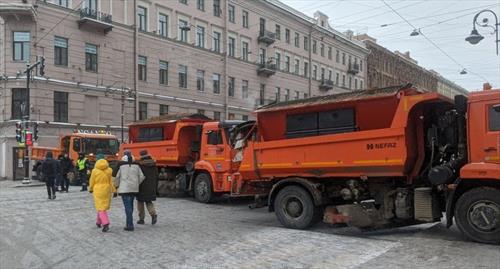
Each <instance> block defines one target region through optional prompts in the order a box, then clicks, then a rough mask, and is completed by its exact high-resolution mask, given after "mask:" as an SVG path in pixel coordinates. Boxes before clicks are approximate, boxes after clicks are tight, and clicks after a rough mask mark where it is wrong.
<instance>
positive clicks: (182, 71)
mask: <svg viewBox="0 0 500 269" xmlns="http://www.w3.org/2000/svg"><path fill="white" fill-rule="evenodd" d="M187 72H188V68H187V66H185V65H179V87H180V88H187Z"/></svg>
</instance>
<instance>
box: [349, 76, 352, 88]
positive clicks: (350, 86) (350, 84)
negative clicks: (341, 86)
mask: <svg viewBox="0 0 500 269" xmlns="http://www.w3.org/2000/svg"><path fill="white" fill-rule="evenodd" d="M351 88H352V77H349V89H351Z"/></svg>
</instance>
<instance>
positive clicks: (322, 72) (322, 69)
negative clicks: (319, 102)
mask: <svg viewBox="0 0 500 269" xmlns="http://www.w3.org/2000/svg"><path fill="white" fill-rule="evenodd" d="M324 79H325V68H324V67H321V80H324Z"/></svg>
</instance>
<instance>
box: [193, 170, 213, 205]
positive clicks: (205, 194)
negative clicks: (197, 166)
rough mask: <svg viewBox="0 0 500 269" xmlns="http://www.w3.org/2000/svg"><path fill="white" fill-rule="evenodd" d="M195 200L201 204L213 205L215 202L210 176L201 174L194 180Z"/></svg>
mask: <svg viewBox="0 0 500 269" xmlns="http://www.w3.org/2000/svg"><path fill="white" fill-rule="evenodd" d="M193 192H194V198H195V199H196V200H197V201H198V202H200V203H205V204H207V203H211V202H213V200H214V196H215V195H214V192H213V189H212V179H211V178H210V176H209V175H208V174H205V173H201V174H199V175H197V176H196V179H195V180H194V188H193Z"/></svg>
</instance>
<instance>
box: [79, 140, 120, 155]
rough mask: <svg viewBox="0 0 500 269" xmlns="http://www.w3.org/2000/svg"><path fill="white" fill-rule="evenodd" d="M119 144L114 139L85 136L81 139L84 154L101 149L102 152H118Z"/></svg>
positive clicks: (111, 153)
mask: <svg viewBox="0 0 500 269" xmlns="http://www.w3.org/2000/svg"><path fill="white" fill-rule="evenodd" d="M119 147H120V144H119V143H118V140H116V139H102V138H100V139H98V138H85V139H83V150H84V153H85V154H90V153H93V154H96V153H97V150H102V153H103V154H106V155H114V154H116V153H118V149H119Z"/></svg>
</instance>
